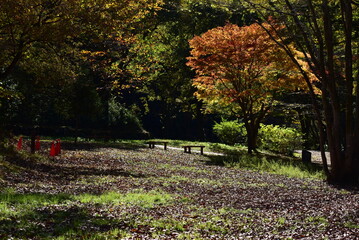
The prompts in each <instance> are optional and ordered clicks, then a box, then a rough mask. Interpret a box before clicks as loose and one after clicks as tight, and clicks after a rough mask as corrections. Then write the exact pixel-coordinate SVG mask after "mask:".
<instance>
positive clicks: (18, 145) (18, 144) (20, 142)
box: [17, 137, 22, 150]
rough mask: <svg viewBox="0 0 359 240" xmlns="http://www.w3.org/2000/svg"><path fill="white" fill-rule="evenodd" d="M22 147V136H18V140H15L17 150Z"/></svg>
mask: <svg viewBox="0 0 359 240" xmlns="http://www.w3.org/2000/svg"><path fill="white" fill-rule="evenodd" d="M21 149H22V137H20V138H19V141H18V142H17V150H21Z"/></svg>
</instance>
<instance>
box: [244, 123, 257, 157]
mask: <svg viewBox="0 0 359 240" xmlns="http://www.w3.org/2000/svg"><path fill="white" fill-rule="evenodd" d="M244 126H245V128H246V130H247V147H248V153H249V154H252V153H253V152H255V151H256V150H257V139H258V131H259V125H258V126H257V124H255V123H253V121H244Z"/></svg>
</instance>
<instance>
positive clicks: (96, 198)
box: [75, 190, 173, 208]
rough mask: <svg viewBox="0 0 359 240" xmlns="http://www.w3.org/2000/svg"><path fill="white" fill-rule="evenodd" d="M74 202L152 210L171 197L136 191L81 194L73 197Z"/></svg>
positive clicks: (159, 193) (167, 201) (166, 202)
mask: <svg viewBox="0 0 359 240" xmlns="http://www.w3.org/2000/svg"><path fill="white" fill-rule="evenodd" d="M75 199H76V200H79V201H80V202H82V203H96V204H130V205H136V206H139V207H144V208H152V207H154V206H155V205H163V204H168V203H170V202H171V201H172V199H173V197H172V196H171V195H170V194H167V193H164V192H159V191H150V192H145V191H143V190H137V191H134V192H130V193H126V194H123V193H117V192H107V193H104V194H101V195H93V194H87V193H86V194H81V195H78V196H75Z"/></svg>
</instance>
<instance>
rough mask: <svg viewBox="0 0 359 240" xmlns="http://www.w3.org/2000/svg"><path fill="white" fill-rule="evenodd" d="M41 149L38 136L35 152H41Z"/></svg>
mask: <svg viewBox="0 0 359 240" xmlns="http://www.w3.org/2000/svg"><path fill="white" fill-rule="evenodd" d="M40 149H41V144H40V137H39V136H37V137H36V140H35V151H39V150H40Z"/></svg>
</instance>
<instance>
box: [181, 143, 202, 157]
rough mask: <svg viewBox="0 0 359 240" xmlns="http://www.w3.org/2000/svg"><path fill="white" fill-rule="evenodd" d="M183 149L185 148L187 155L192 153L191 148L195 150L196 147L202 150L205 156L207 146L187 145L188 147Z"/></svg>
mask: <svg viewBox="0 0 359 240" xmlns="http://www.w3.org/2000/svg"><path fill="white" fill-rule="evenodd" d="M182 147H183V149H184V152H185V153H191V148H195V147H197V148H201V155H203V148H204V147H205V146H198V145H187V146H182Z"/></svg>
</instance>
